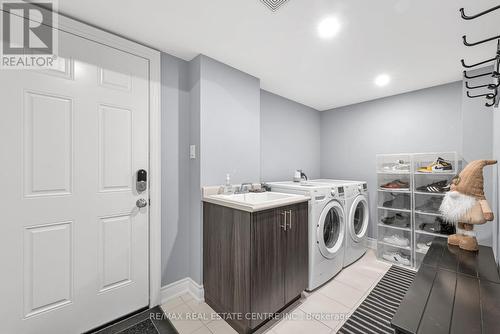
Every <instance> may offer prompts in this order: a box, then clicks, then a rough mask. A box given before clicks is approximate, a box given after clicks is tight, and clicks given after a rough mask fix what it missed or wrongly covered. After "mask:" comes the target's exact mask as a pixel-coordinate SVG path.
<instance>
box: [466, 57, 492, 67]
mask: <svg viewBox="0 0 500 334" xmlns="http://www.w3.org/2000/svg"><path fill="white" fill-rule="evenodd" d="M497 58H498V56H497V57H495V58H491V59H488V60H485V61H482V62H480V63H477V64H472V65H467V64H466V63H465V61H464V60H463V59H462V60H460V62H461V63H462V66H463V67H465V68H472V67H476V66H479V65H483V64H486V63H489V62H490V61H494V60H497Z"/></svg>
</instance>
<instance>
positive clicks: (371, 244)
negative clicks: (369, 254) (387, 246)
mask: <svg viewBox="0 0 500 334" xmlns="http://www.w3.org/2000/svg"><path fill="white" fill-rule="evenodd" d="M365 246H366V247H368V248H370V249H374V250H377V239H375V238H368V237H366V238H365Z"/></svg>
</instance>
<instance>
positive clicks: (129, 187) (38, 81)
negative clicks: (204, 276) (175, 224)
mask: <svg viewBox="0 0 500 334" xmlns="http://www.w3.org/2000/svg"><path fill="white" fill-rule="evenodd" d="M59 38H60V42H59V48H60V51H59V55H60V58H59V60H60V62H59V65H60V67H59V70H57V71H56V70H50V71H28V70H0V92H1V98H0V103H1V106H0V110H1V118H0V142H1V144H0V147H1V161H0V163H1V176H0V177H1V179H2V181H1V183H0V184H1V185H2V197H1V203H2V204H1V208H2V219H1V222H0V224H1V225H0V226H1V229H0V258H1V269H0V270H1V271H0V272H1V276H0V283H1V284H0V297H1V299H0V318H1V319H2V323H1V324H0V332H1V333H6V334H25V333H37V334H39V333H51V334H58V333H61V334H71V333H81V332H82V331H87V330H90V329H92V328H95V327H97V326H99V325H102V324H104V323H106V322H109V321H112V320H114V319H116V318H118V317H120V316H123V315H125V314H128V313H130V312H134V311H136V310H138V309H140V308H143V307H145V306H147V305H148V301H149V298H148V293H149V291H148V290H149V283H148V282H149V278H148V268H149V267H148V228H149V227H148V208H147V206H146V207H144V208H142V209H138V207H137V206H136V201H137V200H138V199H140V198H142V199H145V200H146V201H148V199H149V197H148V191H145V192H143V193H138V192H137V189H136V182H135V181H136V180H135V179H136V177H135V175H136V172H137V171H138V170H140V169H144V170H146V171H147V170H148V152H149V145H148V141H149V139H148V122H149V120H148V115H149V111H148V109H149V104H148V96H149V92H148V87H149V78H148V70H149V68H148V66H149V64H148V61H147V60H145V59H143V58H140V57H137V56H134V55H132V54H130V53H126V52H123V51H120V50H117V49H114V48H111V47H108V46H105V45H102V44H98V43H96V42H93V41H90V40H87V39H84V38H80V37H77V36H74V35H71V34H68V33H64V32H60V33H59Z"/></svg>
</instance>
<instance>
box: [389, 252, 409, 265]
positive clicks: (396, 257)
mask: <svg viewBox="0 0 500 334" xmlns="http://www.w3.org/2000/svg"><path fill="white" fill-rule="evenodd" d="M382 257H383V258H384V259H385V260H387V261H389V262H393V263H398V264H403V265H405V266H409V265H410V259H408V258H407V257H406V256H403V255H401V254H399V253H398V252H386V253H384V254H383V255H382Z"/></svg>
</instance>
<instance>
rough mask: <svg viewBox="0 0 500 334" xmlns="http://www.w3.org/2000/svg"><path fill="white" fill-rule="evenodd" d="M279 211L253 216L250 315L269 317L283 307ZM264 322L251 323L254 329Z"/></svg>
mask: <svg viewBox="0 0 500 334" xmlns="http://www.w3.org/2000/svg"><path fill="white" fill-rule="evenodd" d="M281 211H283V210H279V209H276V210H274V209H273V210H267V211H263V212H257V213H255V214H254V215H253V219H252V229H251V230H252V231H251V247H252V260H251V263H252V265H251V268H252V270H251V278H250V282H251V283H250V286H251V289H250V290H251V304H252V312H253V313H254V314H256V313H257V314H265V313H273V312H276V311H278V310H280V309H281V308H282V307H283V306H284V299H285V296H284V293H285V289H284V273H283V260H284V258H283V246H282V244H283V242H284V237H285V233H286V232H285V231H284V230H283V228H282V227H281V226H282V225H283V224H284V222H283V218H282V215H281V214H280V213H281ZM263 321H264V319H261V316H259V319H254V320H252V326H251V327H252V328H255V327H256V326H258V325H259V324H260V323H262V322H263Z"/></svg>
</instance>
